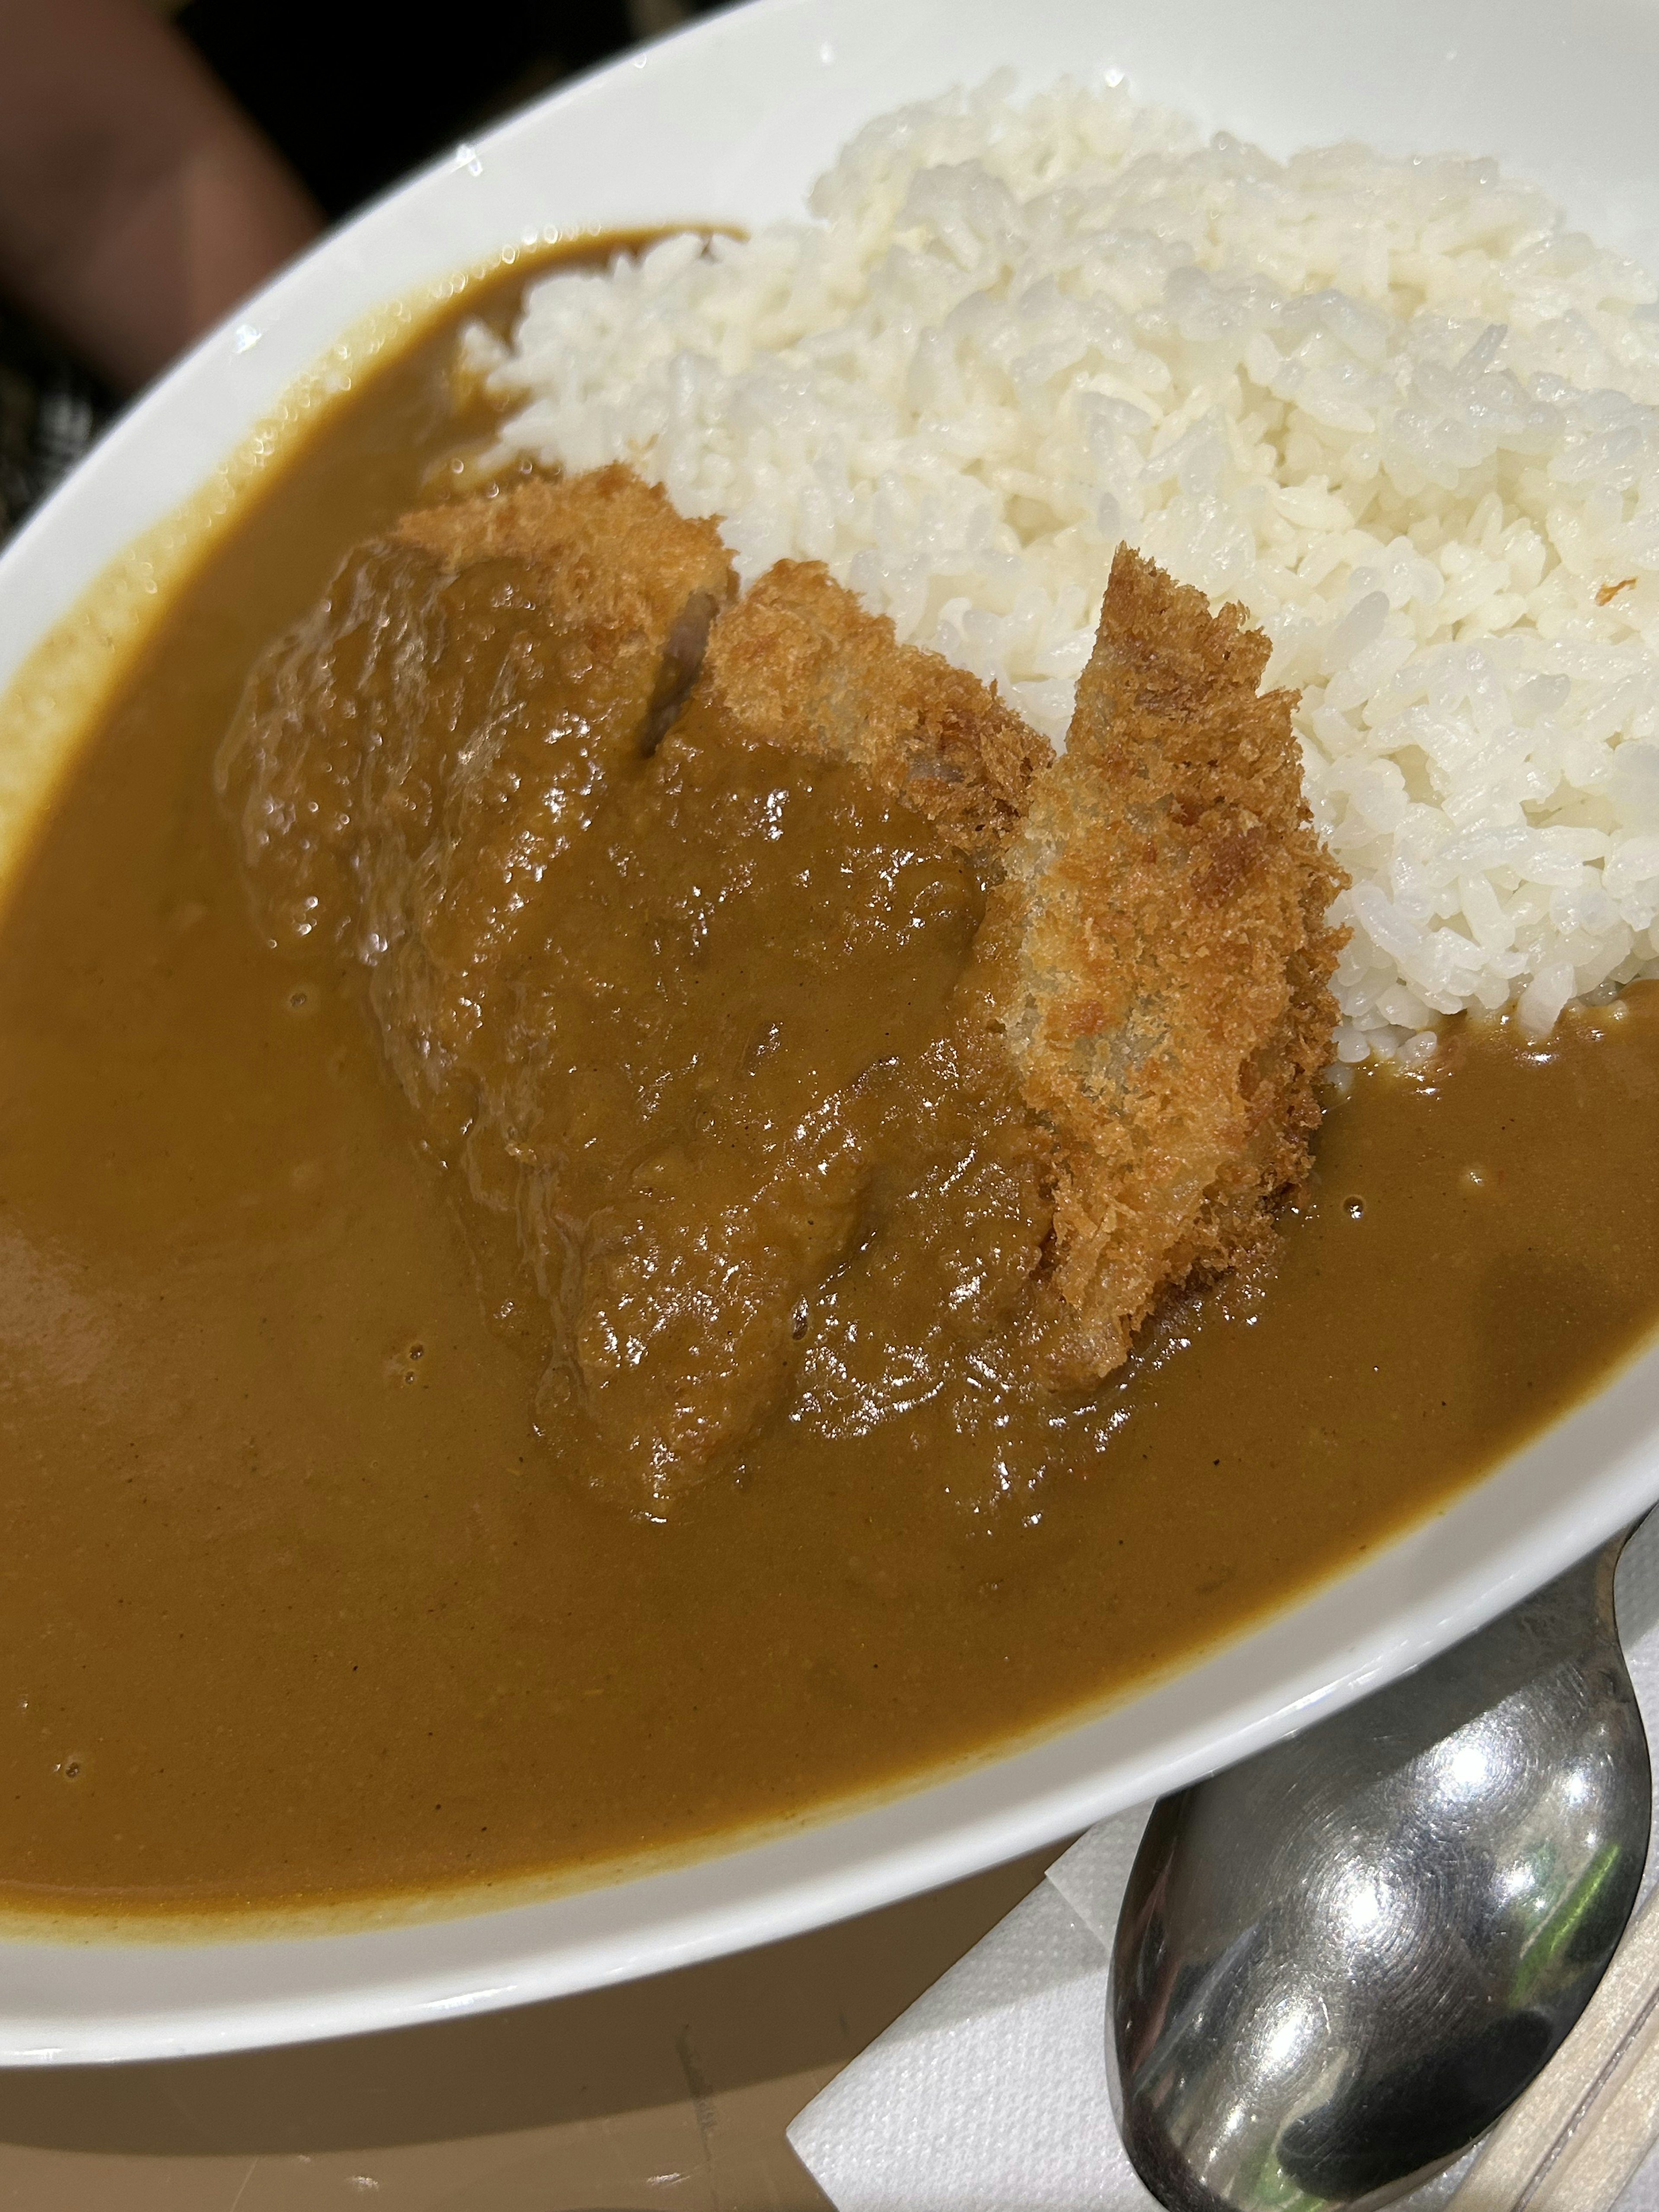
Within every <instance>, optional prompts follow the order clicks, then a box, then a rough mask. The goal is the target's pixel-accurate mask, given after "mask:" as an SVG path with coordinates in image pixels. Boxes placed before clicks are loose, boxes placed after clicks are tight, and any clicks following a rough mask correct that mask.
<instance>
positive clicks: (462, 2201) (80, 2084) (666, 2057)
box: [0, 1849, 1055, 2212]
mask: <svg viewBox="0 0 1659 2212" xmlns="http://www.w3.org/2000/svg"><path fill="white" fill-rule="evenodd" d="M1054 1857H1055V1850H1053V1849H1051V1850H1047V1851H1044V1852H1042V1853H1040V1854H1039V1855H1037V1856H1036V1857H1030V1858H1025V1859H1020V1860H1016V1861H1015V1862H1014V1863H1012V1865H1009V1866H1005V1867H1000V1868H997V1869H994V1870H993V1871H992V1872H990V1873H988V1874H983V1875H975V1877H974V1878H973V1879H972V1880H971V1881H963V1882H957V1883H955V1884H953V1885H952V1886H951V1887H949V1888H947V1889H943V1890H936V1891H934V1892H933V1893H931V1894H930V1895H928V1896H926V1897H921V1898H915V1899H909V1900H908V1901H907V1902H906V1903H904V1904H902V1905H892V1906H890V1907H889V1908H888V1909H887V1910H886V1911H882V1912H873V1913H868V1914H866V1915H865V1916H864V1917H862V1918H861V1919H858V1920H853V1921H847V1922H843V1923H842V1924H841V1925H840V1926H838V1927H835V1928H826V1929H818V1930H817V1931H816V1932H815V1933H813V1934H811V1935H809V1936H797V1937H795V1938H793V1940H792V1941H791V1942H787V1943H776V1944H771V1945H769V1946H768V1947H767V1948H764V1949H763V1950H759V1951H750V1952H744V1953H742V1954H738V1956H737V1957H735V1958H729V1959H718V1960H711V1961H710V1962H709V1963H708V1964H707V1965H704V1966H692V1967H687V1968H685V1969H684V1970H683V1971H682V1972H678V1973H673V1974H662V1975H657V1976H654V1977H653V1978H651V1979H650V1980H647V1981H642V1982H634V1983H629V1984H625V1985H623V1987H621V1988H617V1989H611V1990H596V1991H594V1992H592V1993H591V1994H589V1995H586V1996H576V1997H566V1998H562V1999H561V2000H559V2001H558V2002H554V2003H550V2004H542V2005H532V2006H526V2007H525V2008H522V2009H520V2010H518V2011H516V2012H506V2013H491V2014H487V2015H483V2016H481V2017H479V2018H477V2019H473V2020H466V2021H443V2022H441V2023H439V2024H437V2025H435V2026H433V2027H419V2028H409V2029H404V2030H399V2031H398V2032H396V2033H389V2034H385V2035H372V2036H362V2037H358V2038H356V2039H352V2040H350V2041H348V2042H337V2043H319V2044H307V2045H299V2046H296V2047H295V2048H293V2049H289V2050H284V2051H249V2052H242V2053H238V2054H236V2055H234V2056H232V2057H220V2058H195V2059H180V2060H173V2061H171V2062H168V2063H158V2064H152V2065H141V2066H111V2067H82V2068H65V2069H59V2070H52V2071H46V2070H42V2071H28V2072H17V2073H11V2074H0V2212H323V2208H332V2207H337V2208H342V2212H343V2208H345V2207H347V2206H357V2207H361V2208H363V2212H368V2207H369V2206H371V2205H372V2206H374V2209H375V2212H393V2208H395V2212H633V2208H636V2207H644V2206H653V2207H654V2206H660V2207H664V2208H684V2212H773V2208H777V2212H808V2208H811V2207H821V2206H823V2204H824V2203H826V2201H827V2200H826V2199H825V2198H824V2197H823V2195H822V2194H821V2192H820V2191H818V2190H817V2187H816V2186H815V2185H814V2184H813V2182H812V2179H811V2176H810V2175H809V2174H808V2173H807V2172H806V2171H805V2168H804V2167H803V2166H801V2164H800V2162H799V2160H798V2159H797V2158H796V2157H795V2156H794V2154H793V2152H792V2151H791V2150H790V2148H789V2146H788V2144H787V2142H785V2140H784V2133H783V2131H784V2129H785V2128H786V2127H787V2125H788V2124H789V2122H790V2121H791V2120H792V2119H793V2118H794V2116H795V2114H796V2113H797V2112H799V2110H800V2108H801V2106H803V2105H805V2103H806V2102H807V2101H808V2100H809V2099H810V2098H811V2097H812V2096H814V2095H815V2094H816V2093H817V2091H818V2090H819V2089H820V2088H822V2087H823V2084H824V2083H825V2082H826V2081H828V2080H829V2077H830V2076H831V2075H833V2074H835V2073H836V2072H837V2071H838V2070H839V2069H840V2068H841V2067H842V2066H843V2065H845V2064H846V2063H847V2062H848V2059H850V2058H852V2057H854V2056H855V2055H856V2053H857V2052H858V2051H861V2050H862V2049H863V2048H864V2046H865V2045H866V2044H867V2043H868V2042H869V2041H870V2040H871V2039H872V2037H874V2036H876V2035H878V2034H879V2033H881V2031H882V2029H883V2028H884V2027H887V2026H888V2025H889V2024H890V2022H891V2021H894V2020H895V2019H896V2018H897V2016H898V2015H899V2014H900V2013H901V2012H902V2011H903V2010H904V2008H905V2007H906V2006H907V2005H908V2004H910V2003H912V2002H914V2000H915V1998H916V1997H918V1996H921V1992H922V1991H923V1990H925V1989H927V1987H928V1986H929V1984H931V1983H933V1982H934V1981H936V1980H937V1979H938V1978H939V1975H940V1974H942V1973H943V1972H945V1968H946V1967H947V1966H951V1964H952V1963H953V1962H954V1961H955V1960H957V1959H958V1958H960V1957H961V1955H962V1954H963V1952H964V1951H966V1950H968V1949H969V1948H970V1947H971V1946H972V1945H973V1944H975V1943H976V1942H978V1941H979V1939H980V1937H981V1936H982V1935H984V1934H985V1932H986V1931H987V1929H989V1928H991V1927H992V1926H993V1925H994V1923H996V1922H997V1921H998V1920H1000V1918H1001V1917H1002V1916H1003V1915H1004V1914H1005V1913H1006V1912H1007V1911H1011V1910H1012V1907H1013V1906H1014V1905H1016V1904H1018V1901H1019V1899H1021V1898H1022V1897H1024V1895H1025V1894H1026V1893H1027V1892H1028V1891H1029V1890H1030V1889H1031V1888H1032V1887H1034V1885H1035V1884H1036V1881H1038V1880H1039V1879H1040V1877H1041V1875H1042V1870H1043V1869H1044V1867H1045V1866H1046V1865H1047V1864H1048V1863H1049V1862H1050V1861H1051V1860H1052V1859H1053V1858H1054Z"/></svg>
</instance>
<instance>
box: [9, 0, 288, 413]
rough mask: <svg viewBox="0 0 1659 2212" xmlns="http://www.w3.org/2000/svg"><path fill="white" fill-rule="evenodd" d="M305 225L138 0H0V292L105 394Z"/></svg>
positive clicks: (174, 345) (197, 324) (241, 126)
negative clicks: (65, 349)
mask: <svg viewBox="0 0 1659 2212" xmlns="http://www.w3.org/2000/svg"><path fill="white" fill-rule="evenodd" d="M321 221H322V218H321V216H320V213H319V210H318V209H317V208H316V206H315V205H314V204H313V201H312V200H311V198H310V197H309V196H308V195H307V192H306V191H305V189H304V187H303V186H302V185H301V184H300V182H299V180H298V179H296V178H295V176H294V175H293V173H291V172H290V171H289V168H288V167H287V166H286V165H285V164H284V162H283V161H282V159H281V157H280V156H279V155H277V154H276V151H275V150H274V149H273V148H271V147H270V145H268V144H267V143H266V142H265V141H264V139H263V138H262V137H260V136H259V134H258V132H257V131H255V130H254V128H253V127H252V125H251V124H250V123H249V122H248V120H247V118H246V117H245V116H244V115H243V114H242V113H241V112H240V110H239V109H238V108H237V107H236V106H235V105H234V102H233V101H232V100H230V99H229V98H228V96H227V94H225V93H224V91H223V90H222V88H220V86H219V85H218V84H217V83H216V82H215V80H214V78H213V76H211V74H210V72H209V71H208V70H206V69H204V67H203V65H202V64H201V63H200V62H199V61H197V58H196V57H195V55H194V54H193V53H192V52H191V49H190V47H189V46H187V45H186V44H185V40H183V39H182V38H180V37H179V35H178V34H177V33H175V32H174V31H173V30H172V29H171V28H170V27H168V26H167V23H166V22H164V21H161V19H160V18H159V17H158V16H157V15H156V14H155V11H154V10H153V9H151V8H149V6H147V5H146V4H144V0H0V291H3V292H4V293H5V294H6V295H8V296H9V298H10V299H12V300H13V301H15V304H16V305H17V306H18V307H20V308H21V309H22V311H23V312H24V313H26V314H27V315H29V316H32V317H33V319H35V320H36V321H38V322H39V323H40V324H41V325H44V326H45V327H46V328H47V329H49V330H50V331H52V332H53V333H54V335H55V336H57V337H58V338H59V339H61V340H62V342H63V343H64V344H66V345H68V346H69V347H70V348H71V349H73V350H74V351H75V352H76V354H78V355H79V356H80V357H81V358H82V360H83V361H85V362H87V364H88V366H89V367H90V368H94V369H95V370H96V371H97V372H98V374H100V376H102V377H103V378H104V379H105V380H106V381H107V382H108V383H109V384H110V385H112V386H113V387H114V388H115V389H116V390H117V391H118V392H131V391H135V390H137V387H138V386H141V385H143V384H145V383H148V382H149V380H150V378H151V377H153V376H155V375H157V374H159V373H160V371H161V370H162V369H163V368H166V367H167V363H168V362H170V361H171V360H172V359H173V357H174V356H175V355H176V354H178V353H179V352H180V351H181V350H182V349H183V348H184V347H185V346H186V345H188V344H189V343H190V342H191V340H192V339H193V338H195V337H198V336H199V335H200V334H201V333H202V332H203V331H205V330H208V329H210V327H211V326H212V325H213V324H215V323H216V322H217V321H218V320H219V319H220V318H221V317H222V315H224V314H225V313H228V310H229V309H230V308H231V307H234V305H235V304H236V302H237V301H239V300H240V299H242V298H243V297H245V296H246V294H247V293H249V292H251V291H252V289H254V288H255V286H257V285H258V283H261V282H262V281H263V280H264V278H265V277H266V276H269V275H270V272H271V271H272V270H274V269H276V268H279V267H280V266H281V265H282V264H283V262H284V261H287V260H288V259H289V258H291V257H292V256H293V255H294V254H295V253H297V252H299V251H300V250H301V247H302V246H305V245H306V244H307V242H308V241H309V240H311V239H312V238H313V236H314V235H315V234H316V233H317V231H318V229H319V228H320V225H321Z"/></svg>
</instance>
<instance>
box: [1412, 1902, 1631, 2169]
mask: <svg viewBox="0 0 1659 2212" xmlns="http://www.w3.org/2000/svg"><path fill="white" fill-rule="evenodd" d="M1656 2140H1659V1893H1656V1894H1655V1895H1654V1896H1652V1897H1650V1899H1648V1901H1647V1903H1646V1904H1645V1905H1644V1906H1643V1908H1642V1910H1641V1911H1640V1913H1639V1914H1638V1916H1637V1917H1636V1919H1635V1920H1634V1921H1633V1922H1632V1924H1631V1926H1630V1928H1629V1929H1628V1930H1627V1932H1626V1936H1625V1940H1624V1942H1623V1943H1622V1944H1621V1945H1620V1948H1619V1950H1618V1952H1617V1954H1615V1956H1614V1959H1613V1964H1612V1966H1609V1967H1608V1969H1607V1977H1606V1978H1605V1979H1604V1981H1603V1982H1602V1984H1601V1987H1600V1989H1598V1990H1597V1991H1596V1992H1595V1996H1593V1997H1592V1998H1591V1999H1590V2001H1589V2004H1588V2005H1587V2006H1586V2007H1585V2008H1584V2013H1583V2017H1582V2018H1581V2019H1580V2021H1578V2024H1577V2027H1575V2028H1574V2029H1573V2030H1572V2032H1571V2034H1570V2035H1569V2036H1568V2037H1567V2039H1566V2041H1565V2043H1564V2044H1563V2045H1562V2046H1561V2049H1560V2051H1559V2053H1558V2055H1557V2056H1556V2057H1555V2059H1554V2060H1553V2063H1551V2064H1550V2065H1549V2066H1547V2067H1546V2069H1544V2071H1543V2073H1542V2074H1541V2075H1540V2076H1539V2077H1538V2079H1537V2081H1534V2084H1533V2086H1532V2087H1531V2088H1530V2089H1528V2091H1527V2093H1526V2094H1525V2095H1524V2096H1523V2097H1522V2098H1521V2099H1520V2100H1519V2101H1518V2102H1517V2103H1516V2104H1515V2105H1513V2106H1511V2107H1510V2110H1509V2112H1507V2113H1505V2115H1504V2118H1503V2119H1502V2120H1501V2121H1500V2122H1499V2123H1498V2126H1497V2127H1496V2128H1495V2129H1494V2130H1492V2135H1491V2136H1490V2137H1489V2138H1488V2140H1487V2142H1486V2148H1485V2149H1484V2150H1483V2151H1482V2152H1481V2154H1480V2158H1479V2159H1478V2160H1476V2161H1475V2164H1474V2166H1472V2167H1471V2169H1470V2170H1469V2172H1468V2174H1467V2175H1466V2176H1465V2177H1464V2179H1463V2183H1462V2187H1461V2188H1460V2189H1459V2190H1458V2191H1457V2193H1456V2195H1455V2197H1453V2198H1452V2200H1451V2202H1450V2203H1449V2204H1448V2205H1447V2207H1446V2208H1445V2212H1608V2208H1609V2207H1610V2206H1611V2205H1612V2204H1613V2203H1614V2202H1615V2201H1616V2200H1617V2198H1618V2197H1619V2196H1620V2192H1621V2191H1622V2190H1623V2189H1624V2188H1625V2186H1626V2184H1627V2183H1628V2182H1629V2180H1630V2179H1631V2177H1632V2174H1634V2173H1635V2172H1636V2170H1637V2168H1638V2166H1640V2165H1641V2163H1642V2161H1643V2160H1644V2158H1645V2157H1646V2156H1647V2154H1648V2152H1649V2151H1650V2149H1651V2148H1652V2147H1653V2144H1654V2142H1655V2141H1656Z"/></svg>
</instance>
